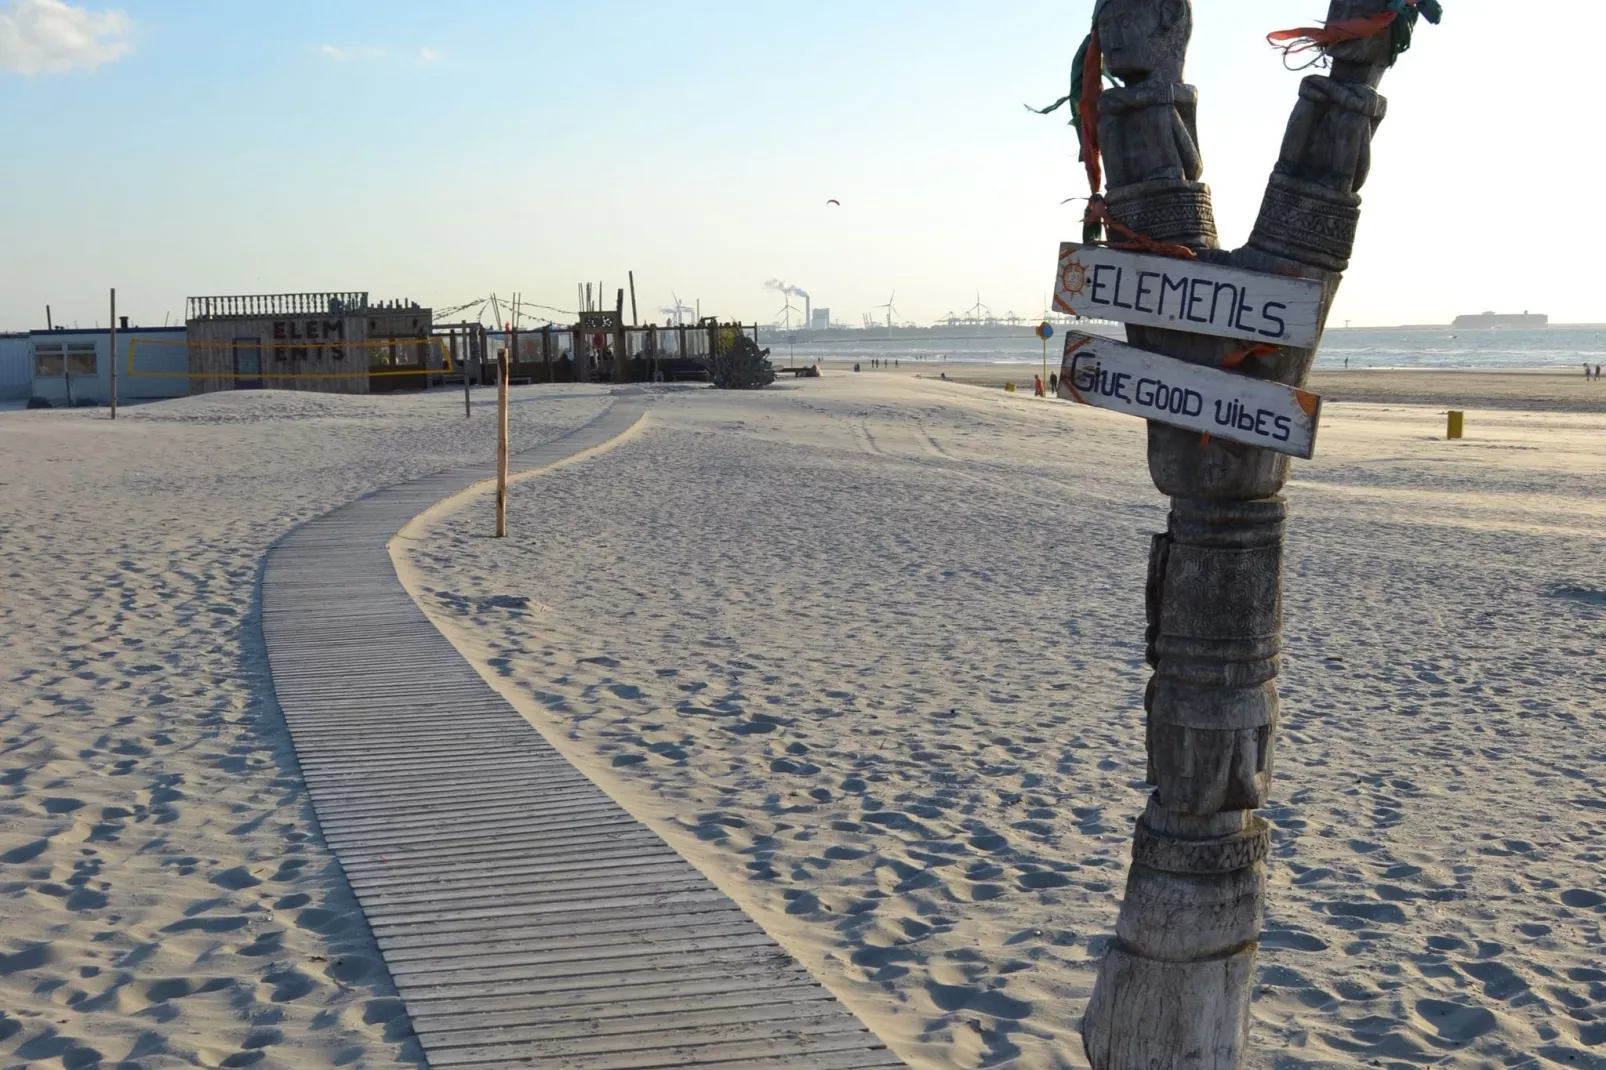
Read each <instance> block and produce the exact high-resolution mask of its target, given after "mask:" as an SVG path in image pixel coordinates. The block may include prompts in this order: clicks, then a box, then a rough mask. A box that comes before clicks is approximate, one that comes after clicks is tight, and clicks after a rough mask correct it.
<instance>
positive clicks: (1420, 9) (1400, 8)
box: [1388, 0, 1444, 67]
mask: <svg viewBox="0 0 1606 1070" xmlns="http://www.w3.org/2000/svg"><path fill="white" fill-rule="evenodd" d="M1388 9H1389V10H1390V11H1392V12H1394V22H1393V23H1392V24H1391V25H1390V26H1389V38H1390V43H1391V45H1392V46H1393V52H1392V54H1391V55H1390V56H1389V66H1390V67H1392V66H1394V61H1395V60H1397V59H1399V58H1400V53H1402V52H1405V51H1406V50H1407V49H1409V48H1410V47H1411V31H1412V30H1414V29H1416V18H1417V16H1418V15H1420V16H1422V17H1423V18H1425V19H1427V20H1428V22H1430V23H1432V24H1433V25H1435V26H1437V25H1438V24H1439V20H1440V19H1442V18H1444V6H1443V5H1442V4H1440V3H1439V0H1416V2H1415V3H1412V2H1411V0H1389V7H1388Z"/></svg>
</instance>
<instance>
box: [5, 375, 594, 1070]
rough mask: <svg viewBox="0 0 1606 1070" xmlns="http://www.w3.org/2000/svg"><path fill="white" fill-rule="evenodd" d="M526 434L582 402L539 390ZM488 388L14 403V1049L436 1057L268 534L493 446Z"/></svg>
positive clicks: (10, 783) (580, 408)
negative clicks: (355, 830) (281, 700)
mask: <svg viewBox="0 0 1606 1070" xmlns="http://www.w3.org/2000/svg"><path fill="white" fill-rule="evenodd" d="M529 393H530V392H529V391H524V390H515V391H514V395H515V404H514V405H513V406H512V413H513V415H512V419H511V423H512V434H513V439H514V442H515V444H519V443H521V442H522V443H532V444H533V443H534V442H535V441H538V440H540V439H542V438H545V437H549V436H552V435H555V434H557V433H559V432H560V431H562V430H565V429H567V428H569V427H572V426H576V425H578V424H580V423H583V422H584V421H585V420H586V419H587V418H589V417H590V416H592V415H594V414H595V413H596V412H598V411H599V410H600V409H601V407H602V406H603V404H605V400H604V395H605V391H601V390H597V389H594V388H586V389H584V390H579V389H576V390H570V391H566V392H565V393H566V395H567V396H565V397H554V396H552V395H551V394H550V393H548V395H547V396H545V397H543V398H541V400H540V403H539V404H528V403H527V402H529V401H530V400H531V398H530V397H529V396H528V394H529ZM489 396H490V392H488V391H482V392H481V395H480V397H479V399H477V401H476V406H477V407H476V417H475V419H473V420H465V419H464V417H463V409H462V396H461V395H460V394H459V395H456V396H453V395H451V394H449V393H447V394H438V395H433V396H428V397H422V396H411V397H409V396H400V397H390V398H362V397H350V396H340V395H318V394H290V393H282V392H274V391H262V392H255V391H253V392H242V393H234V394H213V395H207V396H202V397H196V398H187V399H182V400H178V401H169V402H161V403H157V404H151V405H143V406H128V407H125V408H124V409H123V410H122V412H120V413H119V415H118V418H117V420H116V422H115V423H113V422H112V421H110V420H108V419H107V417H106V413H105V411H104V410H76V411H47V412H22V411H15V410H13V411H9V412H3V413H0V696H3V698H0V1063H4V1064H5V1065H8V1066H13V1065H19V1066H20V1065H25V1066H43V1067H73V1068H82V1067H89V1066H100V1065H106V1066H111V1065H119V1066H127V1067H133V1066H141V1067H159V1066H162V1067H165V1066H253V1065H254V1066H259V1067H283V1068H292V1067H294V1068H302V1067H327V1066H371V1067H380V1066H419V1065H422V1064H421V1062H420V1056H419V1053H418V1050H417V1044H416V1042H415V1041H414V1040H413V1039H412V1036H411V1028H410V1025H409V1023H408V1020H407V1016H406V1014H405V1013H404V1012H403V1009H402V1006H401V1002H400V1000H398V999H397V998H396V997H395V992H394V989H393V987H392V986H391V983H390V980H389V976H388V973H387V971H386V970H385V968H384V965H383V963H382V961H381V960H380V958H379V955H378V953H377V950H376V948H375V946H374V942H373V938H372V936H371V935H370V933H369V930H368V926H367V923H366V922H365V920H364V919H363V916H362V914H361V912H360V910H359V909H358V908H357V905H356V901H355V899H354V898H353V897H352V894H351V890H350V888H349V886H348V885H347V883H346V881H345V878H344V877H343V875H342V873H341V871H340V868H339V865H338V863H336V861H335V860H334V858H333V856H332V855H331V854H330V853H329V851H328V849H327V848H326V847H325V846H324V844H323V840H322V837H321V834H320V832H319V830H318V828H317V824H316V821H315V818H314V815H313V812H312V807H311V805H310V803H309V802H308V799H307V796H306V793H305V789H304V788H303V786H302V784H301V779H300V773H299V771H298V767H297V764H296V760H295V755H294V752H293V750H292V749H291V747H290V744H289V741H288V738H287V735H286V733H285V730H284V723H283V720H282V718H281V716H280V714H279V711H278V708H277V706H276V704H275V703H274V700H273V694H272V689H271V686H270V684H269V681H268V679H267V676H266V667H265V664H264V661H263V654H262V650H261V645H260V644H261V641H260V632H259V630H258V624H257V621H256V619H255V616H254V614H255V588H256V582H257V574H258V569H259V566H260V563H261V559H262V555H263V553H264V552H265V551H266V549H267V548H268V546H269V545H270V544H271V543H272V542H273V541H274V540H275V539H277V538H278V537H279V536H281V535H283V534H284V533H285V532H286V531H288V530H289V529H290V528H292V527H293V526H295V525H296V524H298V523H299V522H301V521H302V520H305V519H307V518H309V517H312V516H315V515H317V514H319V513H321V512H323V511H325V510H327V509H329V508H332V507H334V506H336V505H340V504H342V503H344V502H346V501H349V500H350V499H351V498H353V497H355V496H357V495H360V494H363V493H366V492H367V491H369V490H372V489H374V488H376V487H379V486H382V485H385V484H388V483H393V482H396V481H398V480H401V479H406V478H409V477H411V476H414V475H419V474H422V473H424V472H429V471H434V470H438V469H440V468H443V467H448V466H453V465H457V464H461V463H463V462H464V461H466V460H469V459H472V458H478V457H484V456H486V455H488V454H489V453H490V451H491V450H492V448H493V447H494V442H495V437H494V436H495V432H494V430H493V427H494V425H493V424H492V422H491V420H492V418H491V415H490V412H492V411H494V410H489V409H487V407H486V401H485V399H486V398H487V397H489Z"/></svg>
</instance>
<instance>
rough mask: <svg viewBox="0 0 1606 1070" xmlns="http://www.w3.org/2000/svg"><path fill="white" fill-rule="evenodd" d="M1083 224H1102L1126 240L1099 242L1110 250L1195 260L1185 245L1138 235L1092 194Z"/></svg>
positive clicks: (1196, 256) (1194, 254)
mask: <svg viewBox="0 0 1606 1070" xmlns="http://www.w3.org/2000/svg"><path fill="white" fill-rule="evenodd" d="M1082 219H1083V222H1087V223H1103V224H1104V225H1105V226H1106V227H1109V228H1110V230H1111V231H1112V232H1113V233H1116V234H1120V235H1121V236H1122V237H1124V238H1126V241H1121V242H1112V241H1106V242H1099V243H1098V244H1100V245H1104V246H1108V247H1109V248H1111V249H1137V250H1140V251H1142V252H1145V253H1154V254H1155V255H1157V256H1169V257H1173V258H1175V259H1177V260H1197V259H1198V258H1199V256H1198V254H1197V253H1195V252H1194V251H1193V250H1192V249H1190V248H1188V247H1187V246H1186V245H1177V244H1175V243H1172V242H1163V241H1155V240H1154V239H1153V238H1151V237H1149V236H1148V235H1147V234H1140V233H1138V232H1137V231H1135V230H1133V229H1132V228H1131V227H1129V226H1127V225H1126V224H1125V223H1123V222H1121V221H1120V220H1119V219H1117V218H1115V217H1114V216H1113V215H1111V214H1110V208H1109V206H1108V205H1107V204H1105V203H1104V198H1103V197H1100V196H1099V195H1098V194H1094V195H1093V196H1092V197H1090V198H1088V202H1087V214H1086V215H1084V216H1083V217H1082Z"/></svg>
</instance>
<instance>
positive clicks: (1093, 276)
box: [1054, 242, 1323, 349]
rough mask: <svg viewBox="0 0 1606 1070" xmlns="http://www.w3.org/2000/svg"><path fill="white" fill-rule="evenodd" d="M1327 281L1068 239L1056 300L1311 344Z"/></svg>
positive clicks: (1221, 332)
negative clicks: (1323, 282)
mask: <svg viewBox="0 0 1606 1070" xmlns="http://www.w3.org/2000/svg"><path fill="white" fill-rule="evenodd" d="M1322 289H1323V288H1322V284H1321V283H1320V282H1317V281H1315V280H1314V279H1302V278H1298V277H1295V276H1292V275H1271V274H1267V273H1266V272H1262V271H1247V270H1245V269H1243V268H1238V267H1227V266H1225V265H1222V264H1211V263H1207V262H1205V261H1202V260H1179V259H1175V258H1173V257H1168V256H1156V255H1155V254H1153V253H1137V252H1129V251H1127V250H1125V249H1110V248H1106V247H1104V246H1099V245H1080V244H1078V243H1076V242H1065V243H1064V244H1062V245H1061V246H1060V258H1059V272H1058V274H1057V275H1056V276H1055V280H1054V307H1055V308H1056V309H1058V310H1059V311H1061V312H1068V313H1070V314H1071V315H1073V316H1086V317H1088V318H1090V319H1105V320H1115V321H1116V322H1118V323H1136V324H1141V325H1142V326H1145V327H1170V328H1173V329H1175V330H1179V331H1191V332H1193V333H1194V334H1210V335H1217V336H1219V337H1222V338H1241V339H1243V340H1244V341H1247V342H1265V343H1267V344H1270V345H1278V346H1293V347H1296V348H1299V349H1310V348H1312V347H1314V346H1315V345H1316V341H1317V339H1318V338H1319V337H1320V335H1321V316H1322Z"/></svg>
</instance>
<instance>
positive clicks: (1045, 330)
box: [1037, 320, 1054, 399]
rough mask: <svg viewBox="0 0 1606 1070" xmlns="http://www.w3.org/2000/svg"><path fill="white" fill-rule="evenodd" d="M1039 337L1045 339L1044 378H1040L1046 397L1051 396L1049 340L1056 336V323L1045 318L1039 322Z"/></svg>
mask: <svg viewBox="0 0 1606 1070" xmlns="http://www.w3.org/2000/svg"><path fill="white" fill-rule="evenodd" d="M1037 337H1039V338H1041V339H1042V340H1043V378H1042V379H1040V380H1039V382H1040V383H1041V384H1042V387H1043V397H1044V398H1045V399H1046V398H1047V397H1048V396H1049V393H1048V340H1049V339H1050V338H1052V337H1054V325H1053V324H1052V323H1050V322H1048V320H1044V321H1043V322H1042V323H1039V324H1038V325H1037Z"/></svg>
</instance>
